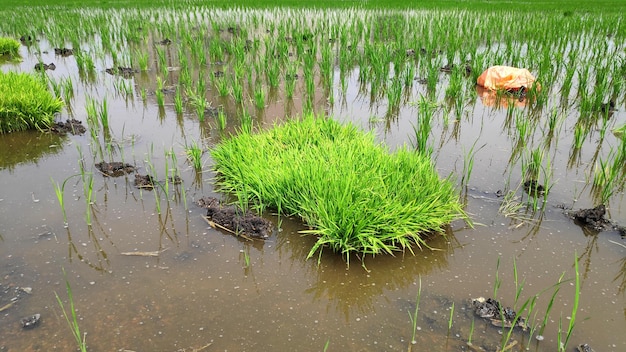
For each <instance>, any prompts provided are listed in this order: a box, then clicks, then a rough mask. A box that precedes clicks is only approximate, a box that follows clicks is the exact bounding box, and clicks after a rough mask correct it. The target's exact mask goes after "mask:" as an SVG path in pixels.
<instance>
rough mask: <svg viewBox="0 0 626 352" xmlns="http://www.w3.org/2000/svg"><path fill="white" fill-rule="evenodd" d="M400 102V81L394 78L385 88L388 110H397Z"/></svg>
mask: <svg viewBox="0 0 626 352" xmlns="http://www.w3.org/2000/svg"><path fill="white" fill-rule="evenodd" d="M401 100H402V80H400V78H399V77H396V78H394V79H392V80H391V84H390V85H388V88H387V102H388V105H389V107H390V108H398V107H399V106H400V102H401Z"/></svg>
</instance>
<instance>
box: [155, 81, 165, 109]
mask: <svg viewBox="0 0 626 352" xmlns="http://www.w3.org/2000/svg"><path fill="white" fill-rule="evenodd" d="M154 95H155V96H156V100H157V105H158V106H159V107H160V108H162V107H164V106H165V93H163V80H162V79H161V77H157V89H156V91H155V92H154Z"/></svg>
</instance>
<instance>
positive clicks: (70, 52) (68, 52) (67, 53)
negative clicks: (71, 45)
mask: <svg viewBox="0 0 626 352" xmlns="http://www.w3.org/2000/svg"><path fill="white" fill-rule="evenodd" d="M54 54H55V55H60V56H63V57H67V56H70V55H74V49H68V48H54Z"/></svg>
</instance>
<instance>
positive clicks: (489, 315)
mask: <svg viewBox="0 0 626 352" xmlns="http://www.w3.org/2000/svg"><path fill="white" fill-rule="evenodd" d="M472 307H473V308H474V313H476V315H478V316H479V317H481V318H485V319H488V320H489V321H490V322H491V324H492V325H494V326H498V327H502V326H504V327H505V328H510V327H511V326H513V323H515V326H516V327H520V328H522V329H523V330H526V329H527V325H526V320H525V319H524V318H523V317H519V318H518V319H517V321H516V320H515V318H516V317H517V313H516V312H515V311H514V310H513V309H511V308H510V307H506V308H504V309H503V308H502V305H501V304H500V302H498V301H496V300H495V299H493V298H487V299H485V298H484V297H478V298H476V299H472ZM502 319H504V321H503V320H502Z"/></svg>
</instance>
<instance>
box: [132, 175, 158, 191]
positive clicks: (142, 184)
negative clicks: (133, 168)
mask: <svg viewBox="0 0 626 352" xmlns="http://www.w3.org/2000/svg"><path fill="white" fill-rule="evenodd" d="M154 184H155V180H154V178H153V177H152V176H150V175H145V176H144V175H140V174H135V186H136V187H137V188H149V189H152V188H154Z"/></svg>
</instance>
